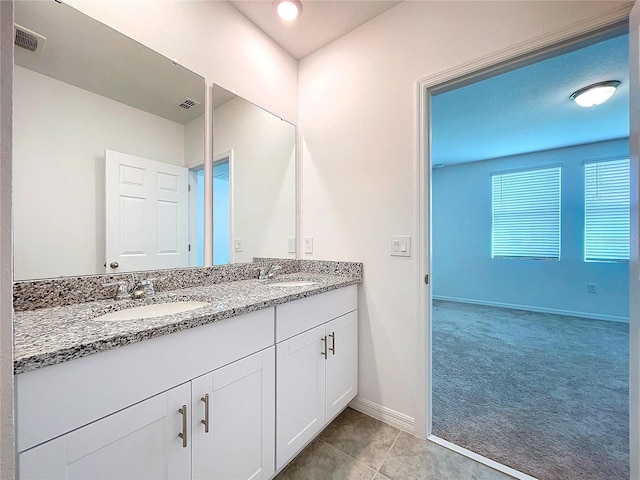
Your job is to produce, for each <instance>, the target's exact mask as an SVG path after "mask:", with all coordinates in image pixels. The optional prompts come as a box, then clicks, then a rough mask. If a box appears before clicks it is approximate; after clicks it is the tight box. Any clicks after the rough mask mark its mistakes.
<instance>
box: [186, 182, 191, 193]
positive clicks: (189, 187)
mask: <svg viewBox="0 0 640 480" xmlns="http://www.w3.org/2000/svg"><path fill="white" fill-rule="evenodd" d="M190 191H191V184H190V183H187V192H190Z"/></svg>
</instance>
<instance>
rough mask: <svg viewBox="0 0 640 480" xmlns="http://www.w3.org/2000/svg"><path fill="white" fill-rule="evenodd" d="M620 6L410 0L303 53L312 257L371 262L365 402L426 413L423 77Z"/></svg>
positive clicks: (365, 302) (302, 114)
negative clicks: (404, 248)
mask: <svg viewBox="0 0 640 480" xmlns="http://www.w3.org/2000/svg"><path fill="white" fill-rule="evenodd" d="M618 5H619V4H618V3H615V2H597V1H594V2H563V1H557V2H554V1H550V2H535V1H533V2H527V1H523V2H475V1H469V2H466V1H459V2H447V1H431V2H402V3H401V4H399V5H398V6H396V7H394V8H392V9H390V10H389V11H387V12H385V13H384V14H382V15H381V16H379V17H377V18H374V19H373V20H371V21H370V22H368V23H367V24H365V25H363V26H362V27H360V28H357V29H356V30H354V31H352V32H350V33H349V34H347V35H345V36H344V37H342V38H340V39H338V40H336V41H335V42H333V43H332V44H330V45H328V46H327V47H325V48H323V49H321V50H319V51H317V52H316V53H314V54H312V55H310V56H308V57H306V58H304V59H303V60H302V61H301V62H300V66H299V92H300V93H299V98H300V104H299V127H300V130H301V133H302V135H303V137H304V146H303V161H302V169H303V171H302V182H301V188H302V199H301V204H302V207H301V215H300V221H301V234H302V236H312V237H314V244H313V246H314V254H313V255H312V256H309V257H310V258H322V259H349V260H359V261H363V262H364V283H363V285H362V287H361V288H360V291H359V293H360V296H359V315H360V385H359V396H360V398H361V399H362V400H365V401H368V402H371V403H372V404H373V405H377V406H378V407H382V411H384V412H386V413H389V414H391V415H392V416H394V415H395V414H394V413H393V412H398V413H399V414H401V415H399V416H397V415H396V416H395V418H403V419H405V420H406V422H407V423H409V424H410V423H411V421H412V419H414V418H416V417H417V418H418V419H422V418H424V409H425V406H424V404H423V401H424V400H420V398H421V397H422V396H423V394H422V392H421V391H420V389H421V384H420V381H419V380H417V378H418V377H417V375H418V374H417V372H419V368H420V366H419V365H420V358H419V357H420V352H419V348H420V349H422V348H423V346H422V345H419V342H420V341H421V338H420V335H419V334H420V332H421V328H422V327H421V323H420V322H423V321H424V320H423V319H424V313H422V312H419V311H418V303H419V289H420V288H421V287H420V279H419V278H418V273H419V271H420V265H419V264H418V260H417V258H416V256H415V247H416V244H415V242H416V240H417V239H416V235H417V234H418V221H419V219H418V201H419V200H418V195H419V184H418V174H419V171H418V162H419V159H418V144H419V138H418V118H417V112H418V105H417V81H418V80H419V79H421V78H425V77H428V76H432V75H435V74H437V73H440V72H442V71H444V70H447V69H451V68H453V67H456V66H460V65H462V64H465V63H467V62H470V61H473V60H476V59H479V58H481V57H484V56H487V55H489V54H492V53H495V52H498V51H501V50H503V49H505V48H508V47H511V46H513V45H514V44H521V43H523V42H527V41H530V40H532V39H535V38H537V37H539V36H541V35H543V34H545V33H549V32H556V31H557V30H560V29H563V27H565V26H567V25H573V24H576V23H578V22H581V21H583V20H585V19H589V18H590V19H592V20H593V19H597V20H594V21H599V19H600V18H602V13H603V12H605V11H607V10H608V9H611V8H615V7H616V6H618ZM560 36H561V35H560ZM523 50H526V46H525V47H523ZM393 234H408V235H412V236H413V239H414V256H413V257H411V258H401V257H390V256H389V236H390V235H393ZM421 261H422V262H425V264H426V262H428V259H422V260H421ZM372 408H377V407H372ZM423 425H424V422H422V420H419V425H417V428H416V430H415V431H416V432H418V433H422V434H423V433H424V426H423Z"/></svg>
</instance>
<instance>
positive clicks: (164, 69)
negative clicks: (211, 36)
mask: <svg viewBox="0 0 640 480" xmlns="http://www.w3.org/2000/svg"><path fill="white" fill-rule="evenodd" d="M15 23H17V24H18V25H21V26H22V27H25V28H27V29H29V30H31V31H33V32H36V33H38V34H40V35H43V36H44V37H45V38H46V41H45V44H44V49H43V50H42V52H41V53H32V52H29V51H27V50H25V49H23V48H20V47H15V48H14V52H15V63H16V65H20V66H22V67H25V68H27V69H29V70H33V71H35V72H38V73H41V74H43V75H47V76H49V77H52V78H55V79H57V80H60V81H62V82H65V83H69V84H71V85H74V86H76V87H79V88H82V89H84V90H87V91H90V92H93V93H96V94H98V95H102V96H104V97H107V98H110V99H112V100H116V101H118V102H121V103H124V104H126V105H130V106H132V107H135V108H138V109H141V110H144V111H146V112H149V113H152V114H154V115H159V116H161V117H164V118H167V119H169V120H171V121H174V122H177V123H181V124H185V123H187V122H190V121H191V120H193V119H195V118H197V117H199V116H200V115H202V114H203V113H204V105H205V98H204V96H205V81H204V78H202V77H201V76H199V75H196V74H195V73H193V72H191V71H190V70H187V69H186V68H184V67H182V66H180V65H177V64H175V63H173V62H172V61H171V60H170V59H168V58H166V57H164V56H162V55H160V54H159V53H157V52H155V51H153V50H151V49H150V48H148V47H145V46H144V45H142V44H140V43H138V42H135V41H134V40H132V39H130V38H129V37H127V36H125V35H123V34H121V33H120V32H118V31H116V30H113V29H112V28H110V27H108V26H106V25H104V24H102V23H100V22H98V21H96V20H94V19H92V18H90V17H88V16H87V15H84V14H83V13H81V12H79V11H77V10H75V9H74V8H72V7H70V6H68V5H65V4H62V3H57V2H51V1H49V2H16V3H15ZM187 98H189V99H192V100H195V101H196V102H197V104H196V105H194V106H193V107H191V108H189V109H185V108H181V107H180V104H181V103H182V102H184V101H185V100H186V99H187Z"/></svg>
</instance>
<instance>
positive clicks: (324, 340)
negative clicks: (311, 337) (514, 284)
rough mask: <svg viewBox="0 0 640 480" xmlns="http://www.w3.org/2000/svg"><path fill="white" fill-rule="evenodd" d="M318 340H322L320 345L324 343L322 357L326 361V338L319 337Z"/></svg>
mask: <svg viewBox="0 0 640 480" xmlns="http://www.w3.org/2000/svg"><path fill="white" fill-rule="evenodd" d="M320 340H322V343H324V351H323V352H322V356H323V357H324V359H325V360H326V359H327V336H326V335H325V336H324V337H321V338H320Z"/></svg>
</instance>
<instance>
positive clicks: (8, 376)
mask: <svg viewBox="0 0 640 480" xmlns="http://www.w3.org/2000/svg"><path fill="white" fill-rule="evenodd" d="M12 27H13V3H12V2H0V224H1V225H2V228H0V478H6V479H11V478H14V473H15V465H14V459H15V449H14V427H13V321H12V320H13V318H12V317H13V308H12V302H13V288H12V283H13V278H12V273H13V272H12V255H11V240H12V239H11V237H12V227H11V223H12V222H11V136H12V132H11V130H12V118H11V117H12V112H11V110H12V98H11V97H12V92H11V90H12V82H13V76H12V74H11V72H12V70H13V28H12Z"/></svg>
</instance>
